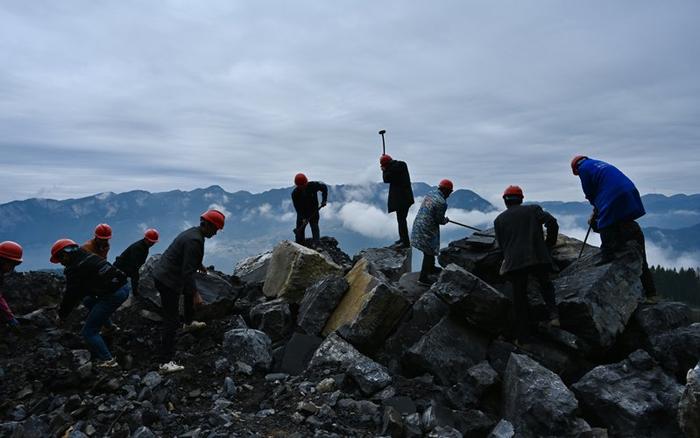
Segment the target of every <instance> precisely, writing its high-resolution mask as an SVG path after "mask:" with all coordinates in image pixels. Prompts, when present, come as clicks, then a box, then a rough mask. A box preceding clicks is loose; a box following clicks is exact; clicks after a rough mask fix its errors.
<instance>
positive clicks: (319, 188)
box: [292, 173, 328, 248]
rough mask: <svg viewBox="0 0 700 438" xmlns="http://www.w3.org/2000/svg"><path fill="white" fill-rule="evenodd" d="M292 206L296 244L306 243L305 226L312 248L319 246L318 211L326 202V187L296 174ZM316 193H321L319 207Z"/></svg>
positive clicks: (301, 174) (300, 174)
mask: <svg viewBox="0 0 700 438" xmlns="http://www.w3.org/2000/svg"><path fill="white" fill-rule="evenodd" d="M294 185H295V186H296V187H295V188H294V190H292V204H294V210H296V213H297V221H296V228H294V237H295V241H296V243H298V244H300V245H304V244H305V243H306V225H307V224H308V225H310V226H311V236H312V241H313V244H312V246H314V247H317V248H318V247H319V246H320V245H321V230H320V229H319V226H318V221H319V219H320V215H319V210H320V209H321V208H323V207H325V206H326V203H327V202H328V186H327V185H326V184H324V183H322V182H320V181H309V180H308V178H307V177H306V175H304V174H303V173H298V174H296V176H295V177H294ZM318 192H321V205H319V204H318Z"/></svg>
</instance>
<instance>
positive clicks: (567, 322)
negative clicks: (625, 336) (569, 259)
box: [554, 242, 642, 349]
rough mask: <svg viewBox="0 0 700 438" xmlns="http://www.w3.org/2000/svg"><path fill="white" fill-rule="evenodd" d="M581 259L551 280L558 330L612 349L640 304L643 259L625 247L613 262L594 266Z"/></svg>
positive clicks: (592, 259) (593, 259)
mask: <svg viewBox="0 0 700 438" xmlns="http://www.w3.org/2000/svg"><path fill="white" fill-rule="evenodd" d="M597 260H598V258H597V257H588V258H586V257H584V258H582V259H581V261H579V262H577V263H574V264H572V265H571V266H569V267H568V268H567V269H566V270H564V271H563V272H562V273H561V274H560V276H559V278H558V279H556V280H555V281H554V285H555V288H556V295H557V303H558V307H559V319H560V321H561V327H562V329H564V330H567V331H569V332H571V333H574V334H575V335H577V336H579V337H581V338H583V339H584V340H586V341H587V342H589V343H590V344H591V345H592V346H593V347H594V348H596V347H597V348H602V349H606V348H609V347H611V346H612V345H613V344H614V343H615V341H616V339H617V337H618V336H619V335H620V334H621V333H622V331H623V330H624V328H625V326H626V325H627V322H628V321H629V319H630V317H631V316H632V314H633V313H634V311H635V310H636V309H637V305H638V304H639V302H640V301H641V297H642V286H641V282H640V280H639V276H640V275H641V272H642V258H641V251H640V250H639V247H638V246H637V245H636V244H635V243H633V242H628V248H627V249H626V250H625V251H624V253H623V254H621V255H620V256H619V258H617V259H616V260H615V261H613V262H612V263H608V264H606V265H603V266H595V262H596V261H597Z"/></svg>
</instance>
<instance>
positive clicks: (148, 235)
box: [143, 228, 159, 243]
mask: <svg viewBox="0 0 700 438" xmlns="http://www.w3.org/2000/svg"><path fill="white" fill-rule="evenodd" d="M143 237H144V238H145V239H146V240H148V241H149V242H151V243H157V242H158V237H159V236H158V230H156V229H155V228H149V229H147V230H146V232H145V233H143Z"/></svg>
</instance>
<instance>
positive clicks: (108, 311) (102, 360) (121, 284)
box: [51, 239, 129, 368]
mask: <svg viewBox="0 0 700 438" xmlns="http://www.w3.org/2000/svg"><path fill="white" fill-rule="evenodd" d="M51 263H60V264H62V265H63V266H64V267H65V269H64V271H63V273H64V275H65V277H66V288H65V292H64V294H63V299H62V300H61V305H60V307H59V309H58V316H59V319H60V321H65V319H66V318H67V317H68V315H69V314H70V313H71V312H72V311H73V309H75V307H76V306H77V305H78V304H79V303H80V302H81V301H82V303H83V306H85V307H86V308H87V309H88V315H87V318H85V324H84V325H83V329H82V331H81V335H82V336H83V338H85V342H86V343H87V345H88V348H89V349H90V351H91V353H92V355H93V357H94V358H96V359H97V362H98V363H97V366H98V367H102V368H115V367H118V366H119V364H118V363H117V361H116V359H115V358H114V357H113V356H112V353H111V352H110V351H109V348H108V347H107V344H106V343H105V341H104V339H103V338H102V335H101V334H100V331H101V330H102V329H103V328H106V329H107V330H111V331H114V324H113V323H112V321H111V316H112V314H113V313H114V312H115V311H116V310H117V309H118V308H119V306H121V305H122V303H123V302H124V301H126V299H127V298H128V297H129V285H128V284H127V280H126V275H125V274H124V273H123V272H122V271H120V270H119V269H117V268H115V267H114V266H112V265H111V264H110V263H109V262H108V261H107V260H105V259H104V258H102V257H100V256H98V255H95V254H92V253H90V252H88V251H86V250H84V249H82V248H80V247H78V244H77V243H75V242H74V241H73V240H71V239H60V240H57V241H56V242H55V243H54V244H53V246H52V247H51Z"/></svg>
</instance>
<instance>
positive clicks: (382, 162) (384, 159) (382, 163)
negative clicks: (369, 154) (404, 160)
mask: <svg viewBox="0 0 700 438" xmlns="http://www.w3.org/2000/svg"><path fill="white" fill-rule="evenodd" d="M392 160H393V158H391V155H389V154H383V155H382V156H381V157H379V165H380V166H382V167H384V166H386V165H387V164H389V163H391V161H392Z"/></svg>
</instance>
